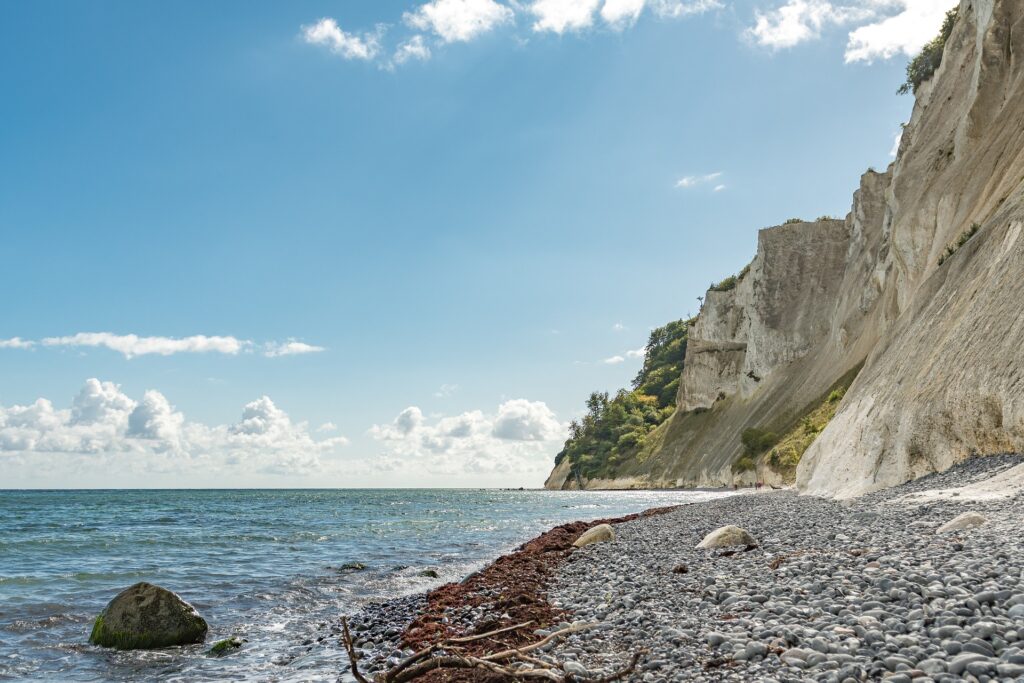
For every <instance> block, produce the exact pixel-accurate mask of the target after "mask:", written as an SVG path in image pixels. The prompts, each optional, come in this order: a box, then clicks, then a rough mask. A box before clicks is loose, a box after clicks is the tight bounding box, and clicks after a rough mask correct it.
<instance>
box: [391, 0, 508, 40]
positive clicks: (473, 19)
mask: <svg viewBox="0 0 1024 683" xmlns="http://www.w3.org/2000/svg"><path fill="white" fill-rule="evenodd" d="M512 18H513V13H512V10H511V9H509V8H508V7H506V6H505V5H502V4H500V3H498V2H495V1H494V0H431V1H430V2H427V3H424V4H423V5H420V6H419V7H418V8H416V10H415V11H412V12H406V13H405V14H404V15H403V19H404V20H405V23H406V24H408V25H409V26H411V27H413V28H415V29H417V30H419V31H432V32H433V33H435V34H437V35H438V36H439V37H440V38H441V40H443V41H444V42H446V43H455V42H466V41H469V40H472V39H474V38H476V37H477V36H479V35H481V34H483V33H487V32H489V31H491V30H493V29H494V28H496V27H497V26H500V25H501V24H504V23H507V22H510V21H512Z"/></svg>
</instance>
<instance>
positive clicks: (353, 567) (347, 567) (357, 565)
mask: <svg viewBox="0 0 1024 683" xmlns="http://www.w3.org/2000/svg"><path fill="white" fill-rule="evenodd" d="M364 569H366V565H365V564H363V563H362V562H346V563H345V564H343V565H341V566H340V567H338V571H339V572H361V571H363V570H364Z"/></svg>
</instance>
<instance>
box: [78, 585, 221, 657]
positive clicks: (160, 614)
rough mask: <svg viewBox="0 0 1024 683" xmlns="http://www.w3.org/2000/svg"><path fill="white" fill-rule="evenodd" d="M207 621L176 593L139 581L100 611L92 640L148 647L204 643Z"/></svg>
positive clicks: (106, 644) (132, 647)
mask: <svg viewBox="0 0 1024 683" xmlns="http://www.w3.org/2000/svg"><path fill="white" fill-rule="evenodd" d="M206 631H207V625H206V621H205V620H204V619H203V618H202V617H201V616H199V612H197V611H196V609H195V608H194V607H193V606H192V605H190V604H188V603H187V602H185V601H184V600H182V599H181V598H180V597H178V596H177V595H176V594H175V593H172V592H171V591H169V590H167V589H166V588H161V587H160V586H154V585H153V584H151V583H145V582H143V583H137V584H135V585H134V586H130V587H128V588H126V589H124V590H123V591H121V592H120V593H118V594H117V595H116V596H115V597H114V599H113V600H111V601H110V603H109V604H108V605H107V606H106V608H105V609H104V610H103V611H102V612H100V615H99V616H98V617H96V621H95V623H94V624H93V627H92V633H91V634H90V635H89V642H90V643H92V644H93V645H101V646H103V647H114V648H117V649H118V650H149V649H154V648H158V647H170V646H172V645H190V644H192V643H201V642H203V640H204V639H205V638H206Z"/></svg>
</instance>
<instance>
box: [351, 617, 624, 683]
mask: <svg viewBox="0 0 1024 683" xmlns="http://www.w3.org/2000/svg"><path fill="white" fill-rule="evenodd" d="M532 623H533V622H530V621H527V622H523V623H521V624H516V625H514V626H506V627H504V628H499V629H495V630H493V631H488V632H487V633H479V634H475V635H472V636H462V637H458V638H448V639H445V640H442V641H440V642H437V643H434V644H432V645H428V646H427V647H424V648H422V649H421V650H419V651H417V652H415V653H413V654H411V655H409V656H408V657H406V658H405V659H403V660H402V661H401V662H399V663H398V664H396V665H395V666H394V667H392V668H391V669H388V670H387V671H385V672H383V673H380V674H377V675H376V676H375V677H374V679H375V681H376V683H409V682H410V681H414V680H416V679H417V678H420V677H421V676H425V675H427V674H429V673H430V672H432V671H438V670H441V669H477V670H481V671H487V672H490V673H494V674H499V675H501V676H503V677H504V678H506V679H508V680H523V681H552V682H553V683H574V682H576V681H581V680H583V679H580V678H579V677H577V676H574V675H573V674H571V673H566V672H565V671H564V670H563V668H562V666H561V665H560V664H558V663H552V662H546V661H544V660H542V659H538V658H537V657H533V656H531V655H530V654H529V653H531V652H533V651H534V650H538V649H540V648H543V647H544V646H545V645H547V644H549V643H551V642H553V641H555V640H558V639H559V638H563V637H565V636H568V635H571V634H573V633H579V632H580V631H585V630H587V629H589V628H593V627H594V626H596V624H574V625H573V626H570V627H568V628H564V629H561V630H559V631H555V632H554V633H551V634H549V635H547V636H545V637H544V638H542V639H540V640H538V641H536V642H533V643H529V644H527V645H524V646H522V647H518V648H508V649H505V650H501V651H499V652H493V653H491V654H487V655H482V656H472V655H468V654H464V653H463V652H461V651H462V650H463V647H464V646H465V645H466V644H467V643H474V642H478V641H480V640H484V639H486V638H491V637H494V636H497V635H501V634H504V633H510V632H512V631H518V630H520V629H522V628H525V627H527V626H529V625H530V624H532ZM341 627H342V636H343V640H344V644H345V651H346V652H347V653H348V658H349V663H350V667H351V671H352V675H353V676H355V678H356V680H357V681H358V682H359V683H371V681H370V680H369V679H367V678H366V677H365V676H364V675H363V674H362V673H361V672H360V671H359V662H358V657H357V655H356V651H355V644H354V643H353V641H352V635H351V633H350V632H349V629H348V621H347V619H344V618H343V619H342V621H341ZM643 652H644V651H643V650H641V651H639V652H636V653H634V655H633V658H632V660H631V661H630V663H629V664H628V665H627V666H625V667H624V668H622V669H620V670H619V671H616V672H614V673H612V674H609V675H607V676H604V677H601V678H597V679H586V680H589V681H592V682H593V683H611V682H612V681H620V680H622V679H623V678H625V677H626V676H628V675H630V674H631V673H633V672H634V671H635V670H636V666H637V663H638V662H639V661H640V657H641V655H642V654H643ZM432 655H434V656H432ZM513 665H518V666H513ZM523 665H528V666H523Z"/></svg>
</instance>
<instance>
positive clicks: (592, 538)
mask: <svg viewBox="0 0 1024 683" xmlns="http://www.w3.org/2000/svg"><path fill="white" fill-rule="evenodd" d="M614 540H615V529H612V527H611V525H610V524H598V525H597V526H594V527H590V528H589V529H587V530H586V531H584V532H583V533H582V534H580V537H579V538H577V539H576V541H575V542H574V543H573V545H574V546H576V547H577V548H582V547H583V546H585V545H590V544H591V543H602V542H604V541H614Z"/></svg>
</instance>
